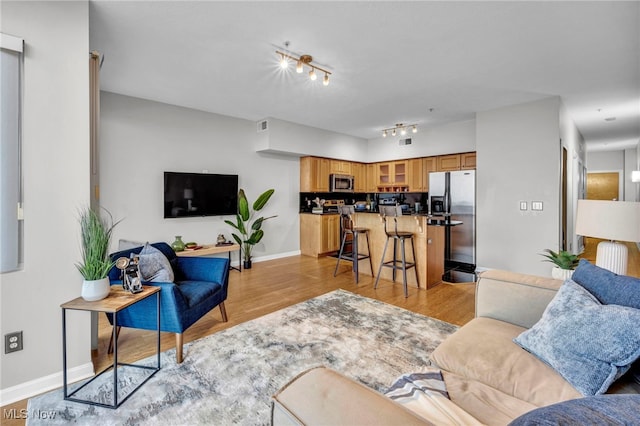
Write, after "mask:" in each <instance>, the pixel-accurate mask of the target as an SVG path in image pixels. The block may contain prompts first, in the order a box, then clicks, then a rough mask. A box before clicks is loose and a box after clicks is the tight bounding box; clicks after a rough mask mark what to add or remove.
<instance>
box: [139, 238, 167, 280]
mask: <svg viewBox="0 0 640 426" xmlns="http://www.w3.org/2000/svg"><path fill="white" fill-rule="evenodd" d="M139 256H140V264H139V268H140V275H142V280H143V281H152V282H161V283H171V282H173V279H174V276H173V269H172V268H171V264H170V263H169V259H167V257H166V256H165V255H164V254H163V253H162V252H161V251H160V250H158V249H157V248H155V247H153V246H152V245H151V244H149V243H146V244H145V245H144V247H143V248H142V250H141V251H140V253H139Z"/></svg>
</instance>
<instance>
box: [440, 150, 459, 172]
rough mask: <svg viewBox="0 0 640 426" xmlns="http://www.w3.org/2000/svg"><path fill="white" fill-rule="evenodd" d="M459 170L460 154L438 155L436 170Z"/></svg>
mask: <svg viewBox="0 0 640 426" xmlns="http://www.w3.org/2000/svg"><path fill="white" fill-rule="evenodd" d="M454 170H460V154H452V155H441V156H439V157H438V171H439V172H451V171H454Z"/></svg>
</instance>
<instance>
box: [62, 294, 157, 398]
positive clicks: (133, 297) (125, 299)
mask: <svg viewBox="0 0 640 426" xmlns="http://www.w3.org/2000/svg"><path fill="white" fill-rule="evenodd" d="M153 294H155V295H156V305H157V319H156V320H157V325H158V338H157V348H156V356H157V362H156V366H155V367H153V366H146V365H137V364H126V363H122V362H120V363H119V362H118V339H117V335H116V330H117V329H118V324H117V313H118V312H119V311H121V310H123V309H124V308H126V307H128V306H131V305H133V304H134V303H138V302H139V301H141V300H143V299H146V298H147V297H149V296H151V295H153ZM60 307H61V308H62V376H63V383H64V399H65V400H68V401H73V402H81V403H85V404H91V405H97V406H100V407H106V408H113V409H115V408H118V407H119V406H120V405H121V404H122V403H123V402H125V401H126V400H127V399H128V398H129V397H130V396H131V395H133V393H134V392H135V391H137V390H138V389H139V388H140V386H142V385H143V384H145V383H146V382H147V381H148V380H149V379H150V378H151V377H153V376H154V375H155V374H156V373H157V372H158V371H159V370H160V287H155V286H143V289H142V292H140V293H137V294H132V293H130V292H128V291H125V290H124V289H123V288H122V286H119V285H118V286H116V285H114V286H111V292H110V293H109V296H107V297H106V298H105V299H102V300H97V301H95V302H87V301H86V300H84V299H83V298H81V297H78V298H76V299H73V300H70V301H68V302H66V303H63V304H62V305H60ZM68 309H71V310H77V311H89V312H106V313H111V314H113V342H114V343H113V365H111V366H109V367H107V368H105V369H104V370H102V371H101V372H100V373H98V374H96V375H95V376H94V377H93V378H92V379H91V380H89V381H87V382H86V383H84V384H83V385H82V386H80V387H78V388H77V389H76V390H74V391H73V392H71V393H69V392H68V383H67V310H68ZM118 366H127V367H136V368H142V369H146V370H152V373H151V374H150V375H149V376H147V377H146V378H145V379H144V380H143V381H142V382H141V383H139V384H138V385H137V386H136V387H135V388H134V389H133V390H131V391H130V392H129V393H128V394H127V395H125V396H124V397H123V398H122V399H121V400H120V401H118ZM111 369H113V404H105V403H102V402H96V401H91V400H87V399H80V398H74V397H73V395H75V394H76V393H77V392H78V391H80V390H81V389H82V388H84V387H85V386H87V385H88V384H89V383H91V382H93V381H94V380H95V379H97V378H98V377H100V376H101V375H102V374H104V373H106V372H107V371H109V370H111Z"/></svg>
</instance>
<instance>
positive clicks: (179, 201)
mask: <svg viewBox="0 0 640 426" xmlns="http://www.w3.org/2000/svg"><path fill="white" fill-rule="evenodd" d="M237 211H238V175H219V174H213V173H180V172H164V217H165V219H168V218H175V217H194V216H221V215H235V214H236V212H237Z"/></svg>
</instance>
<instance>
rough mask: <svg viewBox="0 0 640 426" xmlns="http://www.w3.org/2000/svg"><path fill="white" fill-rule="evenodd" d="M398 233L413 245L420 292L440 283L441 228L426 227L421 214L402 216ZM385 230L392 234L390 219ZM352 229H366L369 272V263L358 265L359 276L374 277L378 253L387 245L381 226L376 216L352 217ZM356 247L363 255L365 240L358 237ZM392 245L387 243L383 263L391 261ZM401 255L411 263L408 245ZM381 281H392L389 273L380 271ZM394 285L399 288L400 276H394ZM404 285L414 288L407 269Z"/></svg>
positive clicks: (411, 272)
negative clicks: (410, 235)
mask: <svg viewBox="0 0 640 426" xmlns="http://www.w3.org/2000/svg"><path fill="white" fill-rule="evenodd" d="M397 219H398V231H405V232H411V233H413V244H414V248H415V253H416V259H415V261H416V268H415V270H416V272H417V274H418V282H419V284H420V287H421V288H431V287H433V286H435V285H437V284H439V283H440V282H442V274H443V273H444V227H443V226H434V225H429V224H428V221H429V218H428V217H427V216H426V215H424V214H413V215H403V216H401V217H398V218H397ZM388 220H389V225H388V226H389V228H388V229H389V230H393V218H388ZM354 222H355V226H357V227H362V228H368V229H369V244H370V248H371V261H372V263H373V269H374V270H373V272H372V271H370V268H369V262H366V261H361V264H360V268H359V269H360V272H361V273H363V274H365V275H374V276H375V275H376V274H377V273H378V268H379V267H380V261H381V258H382V252H383V251H384V245H385V242H386V241H387V236H386V234H385V232H384V223H383V222H382V220H381V218H380V215H379V214H377V213H356V214H355V215H354ZM360 238H361V240H360V241H358V245H359V246H360V247H361V249H360V251H361V252H364V251H365V247H366V240H365V238H364V236H361V237H360ZM392 244H393V241H389V247H388V248H387V253H386V256H385V260H390V259H392V258H393V245H392ZM405 250H406V251H405V253H406V258H407V261H409V262H410V261H411V257H412V253H411V244H410V243H409V242H407V243H406V247H405ZM398 258H400V247H398ZM380 278H381V279H385V280H389V281H391V280H392V270H391V269H390V268H382V272H381V275H380ZM396 282H397V283H399V284H400V285H402V272H401V271H398V272H396ZM407 284H408V285H409V287H411V286H413V287H416V275H415V274H414V273H413V271H412V270H411V269H409V270H408V271H407Z"/></svg>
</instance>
